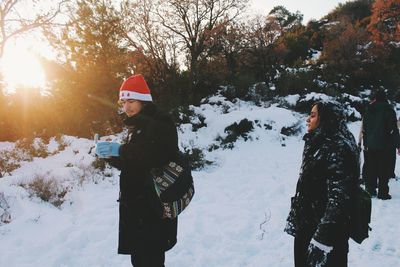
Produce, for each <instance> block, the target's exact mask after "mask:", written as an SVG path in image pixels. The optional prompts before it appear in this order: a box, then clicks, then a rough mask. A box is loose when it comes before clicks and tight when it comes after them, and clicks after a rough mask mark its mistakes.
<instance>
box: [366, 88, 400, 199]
mask: <svg viewBox="0 0 400 267" xmlns="http://www.w3.org/2000/svg"><path fill="white" fill-rule="evenodd" d="M363 141H364V147H365V150H366V152H367V157H368V164H367V165H366V173H367V177H366V178H367V179H366V189H367V191H368V192H369V193H370V194H371V196H378V198H379V199H383V200H387V199H391V198H392V196H391V195H390V194H389V178H390V177H391V176H393V170H394V164H393V152H394V151H393V150H395V149H397V152H398V154H400V135H399V129H398V128H397V119H396V113H395V111H394V110H393V108H392V106H391V105H390V104H389V103H388V101H387V99H386V94H385V91H383V90H377V91H375V92H374V94H373V97H372V101H371V103H370V104H369V105H368V107H367V109H366V111H365V114H364V117H363ZM377 189H378V192H377Z"/></svg>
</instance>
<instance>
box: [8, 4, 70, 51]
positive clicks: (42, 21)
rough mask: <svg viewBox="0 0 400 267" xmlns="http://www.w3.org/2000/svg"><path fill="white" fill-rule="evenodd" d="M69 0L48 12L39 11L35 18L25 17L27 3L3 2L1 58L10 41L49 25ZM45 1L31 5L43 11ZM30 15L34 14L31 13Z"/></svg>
mask: <svg viewBox="0 0 400 267" xmlns="http://www.w3.org/2000/svg"><path fill="white" fill-rule="evenodd" d="M67 1H68V0H59V1H58V2H57V5H56V7H54V8H51V9H49V10H47V11H43V12H41V11H38V13H36V14H35V15H34V16H33V17H31V18H29V16H26V15H24V13H25V14H26V13H28V12H27V3H26V2H27V1H23V0H2V1H1V2H0V58H2V56H3V54H4V47H5V45H6V43H7V41H8V40H10V39H11V38H13V37H16V36H19V35H21V34H23V33H26V32H28V31H30V30H32V29H35V28H38V27H42V26H45V25H48V24H50V23H52V22H53V21H54V19H55V18H56V16H57V15H58V14H59V13H60V11H61V7H62V5H63V4H64V3H65V2H67ZM42 2H44V1H31V2H30V4H28V5H32V6H33V8H34V7H38V10H39V9H41V8H42V7H41V4H43V3H42ZM29 13H32V12H31V11H29Z"/></svg>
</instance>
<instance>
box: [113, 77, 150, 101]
mask: <svg viewBox="0 0 400 267" xmlns="http://www.w3.org/2000/svg"><path fill="white" fill-rule="evenodd" d="M128 99H135V100H140V101H150V102H152V101H153V98H152V97H151V93H150V89H149V87H148V86H147V83H146V81H145V80H144V78H143V76H142V75H141V74H137V75H132V76H131V77H129V78H128V79H126V80H125V81H124V82H123V83H122V85H121V88H120V89H119V100H128Z"/></svg>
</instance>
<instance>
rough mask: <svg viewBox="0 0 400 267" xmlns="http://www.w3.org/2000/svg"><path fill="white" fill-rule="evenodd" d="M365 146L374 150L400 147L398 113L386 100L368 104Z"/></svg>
mask: <svg viewBox="0 0 400 267" xmlns="http://www.w3.org/2000/svg"><path fill="white" fill-rule="evenodd" d="M363 138H364V146H365V147H366V148H367V149H372V150H387V149H393V148H395V147H396V148H398V147H400V136H399V129H398V128H397V118H396V113H395V111H394V110H393V108H392V106H391V105H390V104H389V103H387V102H386V101H385V102H374V103H372V104H369V105H368V108H367V110H366V111H365V114H364V117H363Z"/></svg>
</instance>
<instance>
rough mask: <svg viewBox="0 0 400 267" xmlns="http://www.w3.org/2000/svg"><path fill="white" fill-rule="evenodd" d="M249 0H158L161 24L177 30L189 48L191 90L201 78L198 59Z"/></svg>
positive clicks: (174, 31) (203, 55) (184, 44)
mask: <svg viewBox="0 0 400 267" xmlns="http://www.w3.org/2000/svg"><path fill="white" fill-rule="evenodd" d="M247 2H248V0H158V8H157V10H156V12H157V15H158V19H159V21H160V23H161V24H162V25H163V26H164V27H166V28H167V29H168V30H169V31H171V32H172V33H174V34H175V35H176V36H177V38H178V39H179V40H180V42H181V44H183V47H184V48H185V49H187V50H188V61H189V64H188V65H189V66H188V67H189V75H190V79H191V81H192V86H193V88H192V89H195V88H196V85H197V83H198V81H199V80H198V79H199V76H198V74H199V61H200V59H201V58H205V57H206V56H207V53H206V52H207V46H208V44H210V42H212V39H213V37H214V36H216V35H217V34H218V30H219V29H222V28H223V27H219V26H222V25H223V24H224V23H229V22H231V21H233V20H235V19H236V18H237V17H238V16H239V15H240V14H241V12H242V11H244V9H245V6H246V4H247Z"/></svg>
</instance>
